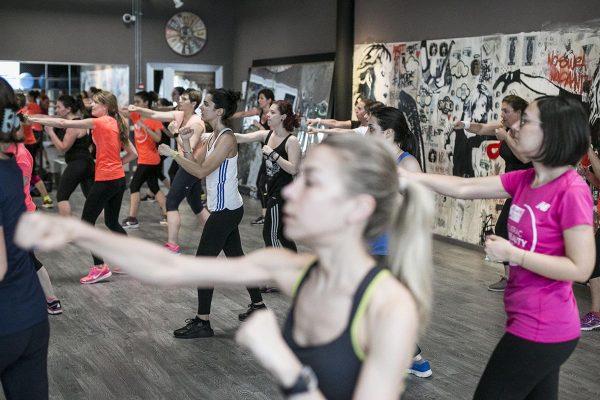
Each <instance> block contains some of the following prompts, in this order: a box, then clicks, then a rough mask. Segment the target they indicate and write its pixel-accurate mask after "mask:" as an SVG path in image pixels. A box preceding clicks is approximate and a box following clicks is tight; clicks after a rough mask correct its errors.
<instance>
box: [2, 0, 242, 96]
mask: <svg viewBox="0 0 600 400" xmlns="http://www.w3.org/2000/svg"><path fill="white" fill-rule="evenodd" d="M142 4H143V6H142V12H143V16H142V27H143V55H142V57H143V60H142V74H143V79H144V80H145V72H146V70H145V68H146V66H145V65H146V63H147V62H165V63H167V62H171V63H195V64H216V65H223V66H224V83H225V85H226V86H228V85H230V84H231V76H232V59H233V51H232V47H231V43H232V42H233V27H234V23H233V22H234V16H233V14H232V13H231V12H230V8H231V7H230V5H231V3H230V1H211V0H186V1H185V6H184V7H183V8H180V9H178V10H176V9H175V8H174V7H173V3H172V2H171V1H167V0H143V1H142ZM131 11H132V10H131V1H130V0H103V1H88V0H61V1H58V0H53V1H43V0H30V1H27V2H24V1H16V0H2V1H1V2H0V37H1V38H2V40H0V59H3V60H16V61H53V62H81V63H107V64H128V65H129V66H130V83H131V87H132V90H133V87H134V84H135V82H134V72H135V71H134V54H133V51H134V42H133V35H134V33H133V26H132V25H125V24H124V23H123V22H122V20H121V17H122V15H123V14H124V13H131ZM178 11H193V12H196V13H197V14H198V15H199V16H200V17H201V18H202V19H203V21H204V23H205V24H206V26H207V30H208V38H207V43H206V45H205V47H204V49H203V50H202V51H201V52H200V53H199V54H197V55H195V56H192V57H183V56H179V55H177V54H176V53H174V52H173V51H171V50H170V48H169V47H168V45H167V43H166V41H165V39H164V27H165V24H166V22H167V20H168V19H169V17H171V16H172V15H173V14H175V13H176V12H178Z"/></svg>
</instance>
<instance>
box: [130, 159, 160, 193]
mask: <svg viewBox="0 0 600 400" xmlns="http://www.w3.org/2000/svg"><path fill="white" fill-rule="evenodd" d="M159 174H160V164H156V165H146V164H138V166H137V169H136V170H135V173H134V174H133V178H132V179H131V184H130V185H129V191H130V192H131V193H138V192H139V191H140V188H141V187H142V185H143V184H144V182H147V183H148V187H149V188H150V191H151V192H152V193H154V194H156V193H158V191H159V190H160V188H159V187H158V176H159Z"/></svg>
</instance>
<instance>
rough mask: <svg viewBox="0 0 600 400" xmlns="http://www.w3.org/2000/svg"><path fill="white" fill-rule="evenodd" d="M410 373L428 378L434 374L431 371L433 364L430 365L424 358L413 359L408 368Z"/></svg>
mask: <svg viewBox="0 0 600 400" xmlns="http://www.w3.org/2000/svg"><path fill="white" fill-rule="evenodd" d="M408 373H409V374H413V375H414V376H418V377H419V378H428V377H430V376H431V375H432V374H433V372H432V371H431V366H430V365H429V361H427V360H426V359H424V358H422V359H420V360H419V361H413V363H412V365H411V366H410V368H409V369H408Z"/></svg>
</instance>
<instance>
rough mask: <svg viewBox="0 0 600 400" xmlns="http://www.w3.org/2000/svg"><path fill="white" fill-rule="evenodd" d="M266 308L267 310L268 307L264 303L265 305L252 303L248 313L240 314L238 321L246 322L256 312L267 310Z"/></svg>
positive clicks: (249, 305)
mask: <svg viewBox="0 0 600 400" xmlns="http://www.w3.org/2000/svg"><path fill="white" fill-rule="evenodd" d="M266 308H267V306H266V305H265V304H264V303H263V304H254V303H250V304H248V309H247V310H246V312H243V313H241V314H238V319H239V320H240V321H245V320H246V319H248V317H249V316H251V315H252V313H253V312H254V311H257V310H262V309H266Z"/></svg>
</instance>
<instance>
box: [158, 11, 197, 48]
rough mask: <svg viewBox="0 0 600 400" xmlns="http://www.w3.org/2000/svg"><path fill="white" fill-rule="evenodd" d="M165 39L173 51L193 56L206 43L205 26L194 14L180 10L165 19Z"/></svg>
mask: <svg viewBox="0 0 600 400" xmlns="http://www.w3.org/2000/svg"><path fill="white" fill-rule="evenodd" d="M165 39H166V40H167V43H168V44H169V47H170V48H171V49H172V50H173V51H174V52H175V53H177V54H180V55H182V56H193V55H194V54H198V52H200V50H202V48H203V47H204V44H205V43H206V26H205V25H204V22H203V21H202V20H201V19H200V17H199V16H197V15H196V14H194V13H191V12H188V11H184V12H180V13H177V14H175V15H173V16H172V17H171V18H170V19H169V21H167V26H166V27H165Z"/></svg>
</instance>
